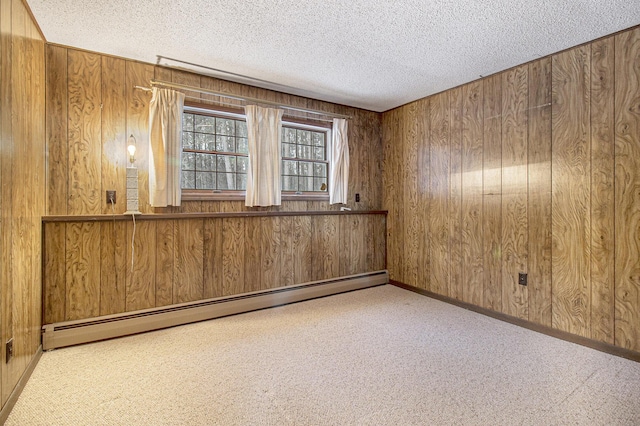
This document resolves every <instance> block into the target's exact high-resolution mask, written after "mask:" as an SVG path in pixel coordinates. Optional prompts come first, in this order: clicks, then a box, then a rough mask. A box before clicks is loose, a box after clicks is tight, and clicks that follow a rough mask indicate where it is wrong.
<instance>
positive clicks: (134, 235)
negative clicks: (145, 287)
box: [131, 213, 136, 279]
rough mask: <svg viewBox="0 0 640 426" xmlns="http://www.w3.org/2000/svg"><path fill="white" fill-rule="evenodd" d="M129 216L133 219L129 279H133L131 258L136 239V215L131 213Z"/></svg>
mask: <svg viewBox="0 0 640 426" xmlns="http://www.w3.org/2000/svg"><path fill="white" fill-rule="evenodd" d="M131 218H132V219H133V232H132V233H131V279H133V258H134V253H135V250H136V248H135V245H134V242H135V240H136V215H135V214H133V213H132V214H131Z"/></svg>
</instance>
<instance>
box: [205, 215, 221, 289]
mask: <svg viewBox="0 0 640 426" xmlns="http://www.w3.org/2000/svg"><path fill="white" fill-rule="evenodd" d="M203 250H204V252H203V257H204V277H203V280H204V298H205V299H210V298H213V297H221V296H222V294H223V292H222V258H223V255H222V219H205V220H204V235H203Z"/></svg>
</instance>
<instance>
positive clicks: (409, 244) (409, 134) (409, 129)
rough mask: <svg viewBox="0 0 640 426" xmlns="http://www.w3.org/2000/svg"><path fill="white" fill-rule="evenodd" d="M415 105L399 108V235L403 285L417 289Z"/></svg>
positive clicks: (416, 144) (413, 103)
mask: <svg viewBox="0 0 640 426" xmlns="http://www.w3.org/2000/svg"><path fill="white" fill-rule="evenodd" d="M416 111H417V103H416V102H412V103H410V104H408V105H406V106H404V107H403V108H402V115H403V128H402V137H403V139H402V140H403V144H402V169H403V175H402V176H403V185H402V187H403V192H404V197H403V198H404V200H403V201H404V204H403V209H402V222H403V223H404V235H403V242H404V244H403V248H404V251H403V262H404V263H403V268H404V272H403V281H402V282H404V283H406V284H409V285H412V286H417V285H418V235H419V234H418V139H417V138H418V135H417V131H418V123H417V117H416Z"/></svg>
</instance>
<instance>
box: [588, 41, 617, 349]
mask: <svg viewBox="0 0 640 426" xmlns="http://www.w3.org/2000/svg"><path fill="white" fill-rule="evenodd" d="M614 51H615V46H614V38H613V37H609V38H605V39H601V40H598V41H595V42H593V43H592V44H591V338H592V339H595V340H600V341H602V342H606V343H610V344H614V340H615V339H614V319H615V307H614V300H615V292H614V290H615V282H614V279H615V277H614V265H615V257H614V253H615V240H614V228H615V191H614V179H615V175H614V143H615V124H614V119H615V117H614V101H615V99H614V95H615V92H614V66H615V63H614V53H615V52H614Z"/></svg>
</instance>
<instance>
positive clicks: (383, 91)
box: [28, 0, 640, 111]
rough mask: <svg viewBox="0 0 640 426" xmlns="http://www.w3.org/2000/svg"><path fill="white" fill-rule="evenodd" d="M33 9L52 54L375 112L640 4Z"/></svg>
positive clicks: (314, 3)
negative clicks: (107, 59)
mask: <svg viewBox="0 0 640 426" xmlns="http://www.w3.org/2000/svg"><path fill="white" fill-rule="evenodd" d="M28 3H29V5H30V7H31V9H32V11H33V14H34V15H35V18H36V20H37V21H38V23H39V24H40V27H41V28H42V31H43V32H44V35H45V37H46V38H47V41H49V42H52V43H59V44H64V45H68V46H73V47H78V48H82V49H88V50H92V51H97V52H101V53H107V54H112V55H117V56H122V57H126V58H131V59H137V60H141V61H145V62H151V63H156V59H157V56H158V55H160V56H163V57H169V58H176V59H180V60H182V61H187V62H192V63H196V64H201V65H205V66H208V67H212V68H216V69H220V70H224V71H227V72H232V73H237V74H241V75H245V76H250V77H254V78H258V79H261V80H266V81H269V82H273V83H276V84H278V85H281V86H272V85H269V84H265V83H254V84H255V85H257V86H262V87H267V88H274V89H276V90H281V91H285V92H289V93H293V94H299V95H303V96H308V97H312V98H318V99H323V100H327V101H331V102H336V103H341V104H345V105H351V106H356V107H361V108H366V109H370V110H374V111H385V110H388V109H391V108H393V107H396V106H399V105H402V104H405V103H407V102H410V101H412V100H415V99H419V98H422V97H424V96H428V95H430V94H433V93H437V92H440V91H442V90H445V89H448V88H451V87H454V86H457V85H460V84H462V83H466V82H469V81H472V80H475V79H477V78H479V76H480V75H483V76H484V75H488V74H492V73H495V72H497V71H501V70H504V69H507V68H510V67H512V66H515V65H518V64H521V63H524V62H527V61H530V60H532V59H535V58H537V57H540V56H545V55H548V54H550V53H553V52H557V51H559V50H562V49H566V48H568V47H572V46H575V45H577V44H581V43H584V42H587V41H589V40H592V39H595V38H598V37H601V36H604V35H607V34H611V33H613V32H616V31H619V30H622V29H625V28H629V27H631V26H634V25H636V24H639V23H640V0H422V1H420V0H394V1H391V0H376V1H372V0H352V1H345V0H342V1H339V0H321V1H320V0H311V1H301V0H297V1H294V0H227V1H222V0H138V1H136V0H133V1H131V0H107V1H95V2H94V1H86V0H28ZM161 63H164V62H161ZM174 65H178V64H175V63H174ZM183 66H184V65H183ZM198 72H201V73H205V72H204V70H202V69H198ZM207 73H209V74H212V75H216V74H215V73H213V72H207ZM218 76H222V77H223V78H228V79H230V80H236V81H240V82H246V80H242V79H237V78H230V77H229V76H223V75H221V74H218Z"/></svg>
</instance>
